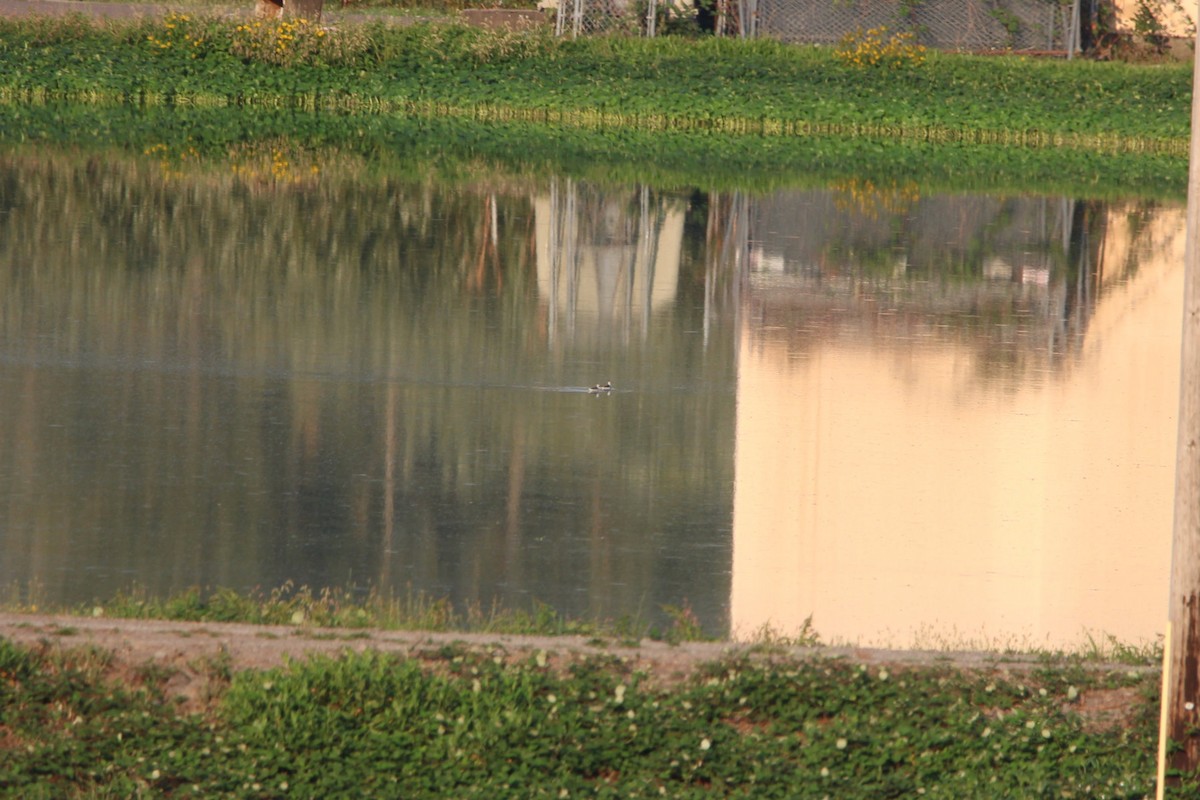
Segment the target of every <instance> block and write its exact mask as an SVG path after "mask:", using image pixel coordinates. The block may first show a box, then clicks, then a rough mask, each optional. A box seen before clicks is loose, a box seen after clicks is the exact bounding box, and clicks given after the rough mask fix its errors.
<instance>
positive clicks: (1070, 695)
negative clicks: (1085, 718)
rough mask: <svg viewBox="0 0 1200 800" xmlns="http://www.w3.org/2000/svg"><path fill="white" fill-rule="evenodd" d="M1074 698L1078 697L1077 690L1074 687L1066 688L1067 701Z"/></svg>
mask: <svg viewBox="0 0 1200 800" xmlns="http://www.w3.org/2000/svg"><path fill="white" fill-rule="evenodd" d="M1076 697H1079V690H1078V689H1076V688H1075V687H1074V686H1068V687H1067V699H1068V700H1074V699H1075V698H1076Z"/></svg>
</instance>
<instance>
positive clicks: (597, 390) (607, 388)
mask: <svg viewBox="0 0 1200 800" xmlns="http://www.w3.org/2000/svg"><path fill="white" fill-rule="evenodd" d="M611 391H612V381H605V382H604V383H597V384H596V385H595V386H592V387H591V388H589V389H588V393H589V394H602V393H606V392H611Z"/></svg>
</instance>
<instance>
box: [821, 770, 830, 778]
mask: <svg viewBox="0 0 1200 800" xmlns="http://www.w3.org/2000/svg"><path fill="white" fill-rule="evenodd" d="M821 777H822V778H828V777H829V767H821Z"/></svg>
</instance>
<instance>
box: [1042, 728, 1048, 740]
mask: <svg viewBox="0 0 1200 800" xmlns="http://www.w3.org/2000/svg"><path fill="white" fill-rule="evenodd" d="M1042 738H1043V739H1049V738H1050V729H1049V728H1042Z"/></svg>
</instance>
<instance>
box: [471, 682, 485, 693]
mask: <svg viewBox="0 0 1200 800" xmlns="http://www.w3.org/2000/svg"><path fill="white" fill-rule="evenodd" d="M471 691H472V692H474V693H475V694H479V693H480V692H481V691H483V684H482V683H480V682H479V678H476V679H475V680H473V681H471Z"/></svg>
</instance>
